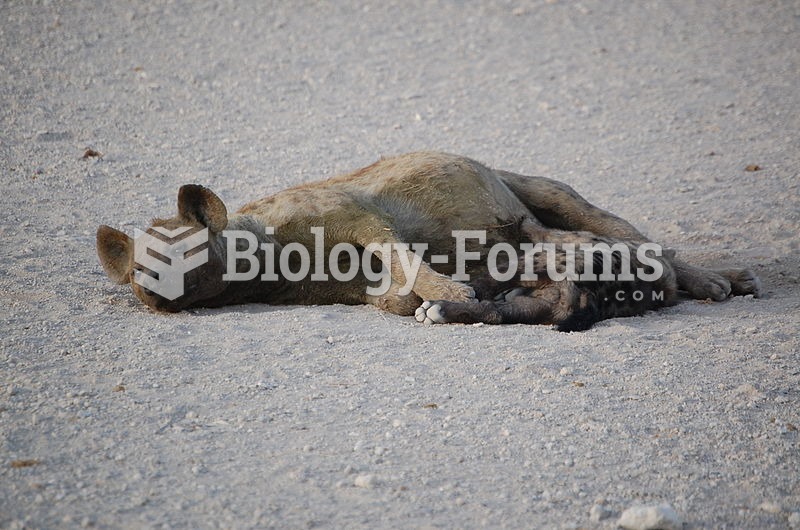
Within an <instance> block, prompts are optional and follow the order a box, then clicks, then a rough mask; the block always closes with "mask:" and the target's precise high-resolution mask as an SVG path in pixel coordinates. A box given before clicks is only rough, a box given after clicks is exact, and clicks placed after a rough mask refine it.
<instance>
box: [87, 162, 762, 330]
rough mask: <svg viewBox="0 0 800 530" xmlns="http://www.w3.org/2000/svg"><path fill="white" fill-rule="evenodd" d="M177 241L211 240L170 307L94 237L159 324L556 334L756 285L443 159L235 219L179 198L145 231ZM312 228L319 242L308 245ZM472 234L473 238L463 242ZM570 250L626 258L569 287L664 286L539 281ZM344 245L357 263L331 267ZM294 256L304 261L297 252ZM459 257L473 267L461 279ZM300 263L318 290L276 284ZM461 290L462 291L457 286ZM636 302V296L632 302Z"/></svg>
mask: <svg viewBox="0 0 800 530" xmlns="http://www.w3.org/2000/svg"><path fill="white" fill-rule="evenodd" d="M181 227H190V228H191V229H192V230H193V231H202V230H204V229H208V231H207V234H208V242H207V245H205V246H202V247H198V249H203V250H204V249H206V248H207V250H208V254H207V256H208V259H207V261H205V262H204V263H203V264H202V265H200V266H198V267H196V268H194V269H192V270H189V271H188V272H186V273H185V275H184V276H183V282H184V285H185V286H186V290H185V292H183V294H182V295H181V296H179V297H177V298H174V299H168V298H167V297H164V296H162V295H161V294H158V293H156V292H153V291H152V290H150V289H148V288H146V287H145V286H143V285H142V284H145V285H146V282H141V281H138V279H141V278H143V276H142V275H150V276H157V274H156V273H154V272H153V271H152V270H148V268H146V267H144V266H143V265H142V263H141V261H142V260H139V259H136V258H135V252H134V240H133V239H131V238H130V237H129V236H127V235H126V234H124V233H122V232H120V231H118V230H115V229H113V228H110V227H108V226H101V227H100V228H99V229H98V232H97V249H98V254H99V256H100V261H101V263H102V265H103V268H104V269H105V271H106V273H107V274H108V275H109V277H110V278H111V279H112V280H114V281H115V282H117V283H120V284H124V283H131V285H132V287H133V291H134V293H135V294H136V296H137V297H138V298H139V299H140V300H142V301H143V302H144V303H145V304H147V305H148V306H149V307H151V308H153V309H156V310H159V311H180V310H182V309H184V308H190V307H215V306H222V305H228V304H242V303H249V302H261V303H268V304H335V303H342V304H373V305H375V306H377V307H379V308H381V309H383V310H385V311H389V312H391V313H394V314H397V315H415V314H416V317H417V320H419V321H421V322H422V321H424V322H429V323H444V322H465V323H466V322H487V323H496V324H500V323H531V324H545V323H550V324H556V325H557V326H558V327H559V329H564V330H573V329H585V328H588V327H589V326H591V325H592V324H593V323H594V322H596V321H598V320H601V319H603V318H610V317H614V316H626V315H634V314H641V313H643V312H645V311H646V310H648V309H654V308H657V307H661V306H663V305H666V304H669V303H671V302H672V301H673V300H674V296H675V293H676V292H677V291H678V290H682V291H685V292H686V293H688V295H690V296H691V297H694V298H698V299H712V300H723V299H725V298H726V297H728V296H730V295H737V294H754V295H758V290H759V282H758V279H757V278H756V277H755V276H754V275H753V274H752V273H750V272H749V271H747V270H738V269H730V270H721V271H711V270H707V269H703V268H699V267H695V266H692V265H689V264H687V263H685V262H683V261H681V260H680V259H678V258H676V257H675V256H674V253H673V252H669V251H665V252H663V253H661V255H655V254H653V255H649V256H646V257H645V258H642V259H639V256H638V255H636V253H635V249H636V248H637V247H639V246H640V245H642V244H644V243H648V240H647V238H646V237H645V236H643V235H642V234H641V233H639V232H638V231H637V230H636V229H635V228H633V226H631V225H630V224H629V223H628V222H626V221H624V220H622V219H620V218H618V217H616V216H614V215H612V214H610V213H608V212H606V211H604V210H601V209H600V208H597V207H596V206H593V205H591V204H589V203H588V202H587V201H586V200H584V199H583V198H582V197H581V196H580V195H578V194H577V193H576V192H575V191H573V190H572V189H571V188H570V187H569V186H567V185H565V184H562V183H559V182H556V181H553V180H550V179H546V178H542V177H527V176H522V175H517V174H514V173H510V172H506V171H499V170H492V169H489V168H487V167H485V166H484V165H482V164H480V163H478V162H476V161H474V160H470V159H468V158H464V157H460V156H455V155H448V154H442V153H411V154H406V155H402V156H398V157H393V158H387V159H382V160H380V161H378V162H376V163H374V164H372V165H371V166H368V167H366V168H363V169H360V170H358V171H355V172H353V173H351V174H349V175H344V176H339V177H335V178H332V179H329V180H325V181H321V182H314V183H310V184H305V185H301V186H297V187H294V188H291V189H288V190H285V191H282V192H280V193H277V194H275V195H273V196H270V197H266V198H263V199H259V200H256V201H255V202H252V203H250V204H247V205H245V206H244V207H242V208H241V209H240V210H239V211H238V212H237V213H235V214H233V215H228V213H227V210H226V208H225V206H224V204H223V203H222V201H221V200H220V199H219V198H218V197H217V196H216V195H215V194H214V193H213V192H211V191H210V190H208V189H207V188H204V187H202V186H198V185H187V186H183V187H182V188H181V189H180V191H179V194H178V214H177V216H175V217H172V218H170V219H155V220H154V221H153V225H152V227H151V228H150V229H149V230H148V233H150V234H155V233H156V232H159V231H160V232H165V231H176V230H178V229H180V228H181ZM314 227H322V229H323V230H322V231H321V232H315V231H314ZM234 230H237V231H246V232H249V233H251V234H254V236H253V237H254V238H255V239H257V241H255V239H254V241H255V242H257V243H259V244H260V246H261V248H264V249H265V251H264V252H258V253H253V254H251V256H253V257H252V258H248V260H249V261H248V260H244V259H235V260H234V261H233V263H235V269H236V273H237V274H240V275H242V274H245V272H246V271H251V272H252V273H253V274H252V275H248V276H247V277H248V278H249V279H248V281H233V280H231V279H230V278H231V275H230V274H226V265H227V264H228V258H229V254H230V255H235V256H237V257H238V256H239V254H238V252H239V251H240V249H241V247H242V246H243V241H241V240H236V241H235V244H234V245H233V246H231V242H230V241H231V239H230V238H229V234H231V233H233V232H232V231H234ZM317 230H319V228H317ZM466 231H469V232H466ZM472 231H477V232H472ZM477 233H481V234H483V235H482V237H481V238H478V237H466V236H464V235H463V234H473V235H474V234H477ZM454 234H462V237H460V238H459V237H454ZM548 242H549V243H553V244H554V245H555V248H554V250H553V252H551V253H550V254H551V257H550V258H548V257H547V256H546V255H545V254H542V253H539V254H535V253H534V254H533V255H526V254H524V253H523V255H522V257H518V258H517V259H519V266H518V267H517V270H518V273H517V274H511V275H509V274H506V275H505V276H503V277H502V278H500V279H497V278H496V276H497V275H496V274H493V272H497V271H496V270H494V269H492V270H490V269H491V267H490V266H489V264H488V262H487V257H488V258H490V257H492V256H491V249H492V248H493V246H494V245H497V244H505V245H510V247H511V248H522V247H523V246H524V245H525V244H527V245H529V246H530V245H532V244H535V243H548ZM411 243H424V244H427V255H428V256H431V257H430V258H429V261H421V260H420V259H419V254H420V253H419V252H418V253H414V252H413V250H414V248H410V247H409V244H411ZM573 243H574V244H581V243H585V244H590V245H597V244H598V243H603V244H605V245H608V246H609V247H612V246H613V245H615V244H616V245H618V246H617V247H615V248H617V249H621V248H623V247H625V248H629V249H631V251H634V252H633V254H632V256H633V257H632V258H631V260H630V264H628V263H626V262H624V261H623V260H622V259H621V253H620V252H605V253H603V252H598V253H595V254H585V255H584V254H582V253H580V252H577V253H574V256H573V261H574V264H575V271H576V272H577V273H578V274H581V273H582V272H585V270H586V269H587V266H588V265H589V264H593V265H602V264H603V260H604V259H608V260H609V264H610V266H611V268H612V269H613V271H614V272H615V273H619V272H621V271H622V268H623V265H626V266H627V265H630V266H632V267H633V268H632V269H631V270H636V268H638V267H642V268H643V270H644V269H647V270H649V271H650V272H652V271H653V270H654V269H656V268H659V269H661V274H660V275H658V277H657V278H655V279H648V280H642V279H638V278H637V279H633V280H622V279H617V278H614V277H612V278H611V279H608V278H606V279H603V278H601V279H599V280H589V281H584V279H582V278H563V279H559V278H555V279H554V278H552V277H551V275H549V274H547V273H548V272H550V271H549V270H546V269H547V259H552V260H553V263H555V264H556V265H560V266H562V267H563V266H564V265H565V264H566V263H567V261H568V259H569V258H568V254H569V252H568V250H569V248H568V247H569V245H570V244H573ZM340 244H349V245H350V246H352V248H354V249H355V250H353V251H350V252H338V254H337V253H336V252H335V249H336V248H339V247H337V245H340ZM298 245H299V246H302V247H303V249H305V252H298ZM619 245H622V246H621V247H620V246H619ZM268 248H269V249H270V252H267V251H266V249H268ZM419 248H421V247H419V246H418V247H417V250H419ZM506 248H508V247H506ZM289 249H292V250H294V251H295V252H286V254H288V256H289V257H288V258H286V263H279V259H284V258H283V257H280V258H279V256H281V255H282V253H281V251H282V250H287V251H288V250H289ZM196 251H197V250H195V252H196ZM332 251H334V253H333V254H334V255H333V259H330V258H331V253H332ZM459 252H461V253H462V254H464V253H466V254H467V255H468V256H469V259H462V260H461V262H460V265H459V256H458V255H457V254H458V253H459ZM303 253H305V254H306V256H307V258H308V260H310V262H311V263H314V264H319V265H320V266H321V268H322V270H320V271H317V273H316V274H317V277H315V276H314V275H310V276H309V275H306V276H304V277H292V278H291V279H289V278H287V277H286V276H289V275H288V274H286V275H284V276H280V275H275V274H273V273H272V271H276V270H278V269H279V265H286V266H287V267H288V270H290V271H297V270H298V267H302V265H303V263H302V254H303ZM469 253H472V254H469ZM365 254H366V255H367V258H366V259H364V255H365ZM187 255H188V254H187ZM500 255H501V254H500V253H498V254H495V255H494V258H495V263H496V267H495V268H496V269H497V270H501V269H502V270H501V272H503V271H504V272H506V273H507V272H508V267H509V266H510V264H511V261H512V260H513V258H511V257H510V256H512V254H510V253H505V254H502V256H504V257H506V258H507V259H506V261H505V262H503V260H502V259H497V258H498V256H500ZM360 264H363V269H364V270H358V271H357V272H356V273H354V275H352V276H349V275H348V277H346V278H342V277H341V275H339V276H337V277H333V276H332V275H331V274H329V273H330V272H332V271H333V268H334V267H335V268H337V269H338V270H339V271H342V270H345V271H349V270H351V269H350V267H351V266H352V267H358V266H359V265H360ZM254 265H255V267H258V268H259V270H258V271H255V270H254V269H253V268H252V267H253V266H254ZM645 266H646V267H645ZM374 267H377V269H378V270H380V269H381V268H383V271H384V274H383V276H381V277H380V278H379V277H377V276H375V275H373V274H368V273H367V269H369V270H371V271H374V270H375V269H374ZM526 267H528V268H527V269H526ZM281 270H283V269H281ZM595 270H596V269H595ZM523 271H527V273H523ZM228 272H231V271H228ZM256 272H258V274H256ZM530 272H533V273H534V274H535V275H536V276H537V277H536V279H532V278H533V277H532V276H531V275H530V274H528V273H530ZM267 273H269V274H267ZM251 276H252V278H251ZM322 278H324V281H321V279H322ZM337 278H338V279H337ZM467 278H469V281H467V282H466V283H462V282H460V281H456V280H459V279H464V280H466V279H467ZM381 286H382V287H383V288H382V289H379V288H378V287H381ZM636 292H638V293H640V294H641V293H644V296H640V297H639V298H638V299H633V298H631V296H629V295H631V293H636ZM620 293H621V296H620ZM651 293H657V294H658V296H650V294H651ZM162 294H163V293H162Z"/></svg>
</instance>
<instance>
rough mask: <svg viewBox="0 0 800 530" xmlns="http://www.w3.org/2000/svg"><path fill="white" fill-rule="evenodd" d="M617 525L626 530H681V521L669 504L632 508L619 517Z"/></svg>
mask: <svg viewBox="0 0 800 530" xmlns="http://www.w3.org/2000/svg"><path fill="white" fill-rule="evenodd" d="M617 525H618V526H621V527H622V528H626V529H627V530H681V529H682V528H683V521H682V520H681V517H680V516H679V515H678V513H677V512H676V511H675V509H674V508H673V507H672V506H670V505H669V504H659V505H657V506H632V507H631V508H628V509H627V510H625V511H624V512H622V516H620V518H619V521H617Z"/></svg>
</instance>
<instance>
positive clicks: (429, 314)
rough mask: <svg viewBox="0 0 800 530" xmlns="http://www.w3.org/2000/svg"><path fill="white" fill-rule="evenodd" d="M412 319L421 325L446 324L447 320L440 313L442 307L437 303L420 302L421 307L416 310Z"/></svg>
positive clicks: (441, 312)
mask: <svg viewBox="0 0 800 530" xmlns="http://www.w3.org/2000/svg"><path fill="white" fill-rule="evenodd" d="M414 318H416V319H417V322H422V323H423V324H446V323H447V319H446V318H445V316H444V312H443V311H442V305H441V304H440V303H438V302H429V301H427V300H426V301H425V302H422V305H421V306H419V307H418V308H417V311H416V312H415V313H414Z"/></svg>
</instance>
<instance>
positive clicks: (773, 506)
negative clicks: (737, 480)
mask: <svg viewBox="0 0 800 530" xmlns="http://www.w3.org/2000/svg"><path fill="white" fill-rule="evenodd" d="M758 509H759V510H761V511H762V512H767V513H781V512H782V511H783V508H781V505H780V504H778V503H777V502H772V501H764V502H762V503H761V504H759V505H758Z"/></svg>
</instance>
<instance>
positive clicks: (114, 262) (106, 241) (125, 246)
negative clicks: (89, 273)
mask: <svg viewBox="0 0 800 530" xmlns="http://www.w3.org/2000/svg"><path fill="white" fill-rule="evenodd" d="M97 255H98V256H99V257H100V264H101V265H102V266H103V270H104V271H106V274H108V277H109V278H111V281H113V282H115V283H119V284H123V283H128V282H130V275H129V273H130V271H131V263H132V262H133V259H132V257H133V239H131V238H130V237H128V235H127V234H125V233H124V232H120V231H119V230H115V229H114V228H111V227H110V226H106V225H100V228H98V229H97Z"/></svg>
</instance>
